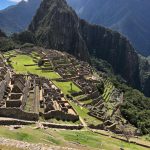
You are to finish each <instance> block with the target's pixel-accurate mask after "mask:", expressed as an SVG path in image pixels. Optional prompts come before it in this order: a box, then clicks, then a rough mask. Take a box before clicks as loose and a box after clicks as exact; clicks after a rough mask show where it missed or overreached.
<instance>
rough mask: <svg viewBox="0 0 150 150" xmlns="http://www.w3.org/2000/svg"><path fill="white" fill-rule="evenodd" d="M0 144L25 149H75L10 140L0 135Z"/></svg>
mask: <svg viewBox="0 0 150 150" xmlns="http://www.w3.org/2000/svg"><path fill="white" fill-rule="evenodd" d="M0 145H5V146H13V147H17V148H20V149H25V150H75V149H73V148H67V147H60V146H53V145H51V146H47V145H44V144H32V143H28V142H22V141H17V140H11V139H6V138H1V137H0Z"/></svg>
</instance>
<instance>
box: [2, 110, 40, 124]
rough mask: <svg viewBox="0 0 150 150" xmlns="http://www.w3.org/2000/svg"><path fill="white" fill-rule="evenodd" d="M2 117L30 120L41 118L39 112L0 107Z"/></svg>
mask: <svg viewBox="0 0 150 150" xmlns="http://www.w3.org/2000/svg"><path fill="white" fill-rule="evenodd" d="M0 117H8V118H15V119H22V120H29V121H38V119H39V115H38V114H36V113H28V112H24V111H22V110H21V109H19V108H0Z"/></svg>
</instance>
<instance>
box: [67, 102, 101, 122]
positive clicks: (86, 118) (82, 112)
mask: <svg viewBox="0 0 150 150" xmlns="http://www.w3.org/2000/svg"><path fill="white" fill-rule="evenodd" d="M69 103H70V104H71V105H72V107H73V108H74V109H75V110H76V112H77V113H78V115H79V116H81V118H82V119H84V121H85V122H86V123H87V124H88V125H89V124H93V125H98V124H101V123H102V122H101V121H100V120H98V119H96V118H95V117H92V116H89V115H88V112H89V110H88V109H86V108H84V107H80V106H77V105H76V104H75V103H74V102H69Z"/></svg>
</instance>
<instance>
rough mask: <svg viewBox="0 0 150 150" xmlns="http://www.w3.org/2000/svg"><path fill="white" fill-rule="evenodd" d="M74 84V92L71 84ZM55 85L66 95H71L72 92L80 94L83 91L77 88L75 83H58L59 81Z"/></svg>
mask: <svg viewBox="0 0 150 150" xmlns="http://www.w3.org/2000/svg"><path fill="white" fill-rule="evenodd" d="M71 83H72V91H71V86H70V84H71ZM54 84H55V85H56V86H57V87H59V88H60V89H61V90H62V92H63V93H64V94H66V95H67V94H69V95H70V94H71V93H72V92H80V91H81V89H80V88H79V87H77V86H76V85H75V84H74V83H73V82H71V81H69V82H57V81H54Z"/></svg>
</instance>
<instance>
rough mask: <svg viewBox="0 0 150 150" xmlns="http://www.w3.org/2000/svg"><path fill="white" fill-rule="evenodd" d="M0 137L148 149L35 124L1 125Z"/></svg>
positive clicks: (79, 146) (112, 148)
mask: <svg viewBox="0 0 150 150" xmlns="http://www.w3.org/2000/svg"><path fill="white" fill-rule="evenodd" d="M0 137H5V138H9V139H15V140H20V141H25V142H29V143H43V144H47V145H60V146H66V147H69V146H70V144H71V143H72V144H73V143H74V144H75V143H76V144H75V145H76V148H77V149H82V148H83V147H82V146H84V147H85V149H86V147H87V149H92V150H94V149H95V148H96V149H104V150H119V149H120V147H121V146H122V147H123V148H124V149H125V150H148V149H146V148H143V147H140V146H137V145H135V144H128V143H125V142H122V141H120V140H117V139H113V138H111V137H107V136H103V135H100V134H97V133H93V132H91V131H84V130H81V131H72V130H58V129H57V130H56V129H45V130H44V129H33V126H32V127H31V126H26V127H24V128H20V129H17V130H8V127H0ZM77 143H78V144H77ZM72 144H71V145H72ZM70 147H71V146H70ZM0 148H1V145H0ZM4 150H7V147H5V148H4ZM12 150H15V148H14V149H13V147H12ZM16 150H19V149H16Z"/></svg>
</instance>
